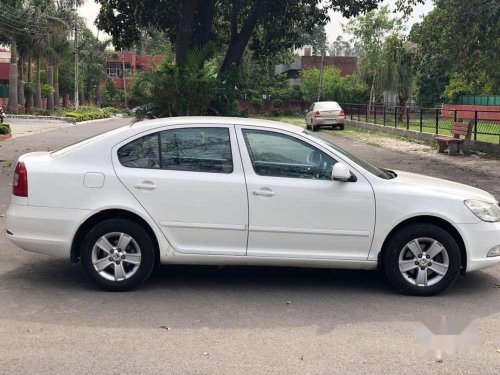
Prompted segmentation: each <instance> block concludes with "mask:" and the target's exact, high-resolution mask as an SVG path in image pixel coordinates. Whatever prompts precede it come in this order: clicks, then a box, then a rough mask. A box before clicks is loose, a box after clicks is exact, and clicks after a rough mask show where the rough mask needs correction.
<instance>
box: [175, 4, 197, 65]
mask: <svg viewBox="0 0 500 375" xmlns="http://www.w3.org/2000/svg"><path fill="white" fill-rule="evenodd" d="M196 4H197V0H184V1H182V2H181V4H180V5H179V11H178V17H177V26H176V32H177V36H176V39H175V62H176V64H177V66H179V67H183V66H184V65H185V64H186V58H187V52H188V49H189V47H190V42H191V40H192V32H193V20H194V13H195V10H196Z"/></svg>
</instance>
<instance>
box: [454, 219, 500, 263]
mask: <svg viewBox="0 0 500 375" xmlns="http://www.w3.org/2000/svg"><path fill="white" fill-rule="evenodd" d="M457 226H458V229H459V231H460V232H461V234H462V238H463V239H464V242H465V246H466V248H467V269H466V272H470V271H475V270H480V269H484V268H488V267H493V266H496V265H497V264H500V256H496V257H487V256H486V255H487V254H488V251H490V249H491V248H493V247H494V246H497V245H500V222H499V223H486V222H480V223H477V224H459V225H457Z"/></svg>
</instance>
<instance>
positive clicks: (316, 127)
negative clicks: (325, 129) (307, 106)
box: [311, 122, 319, 132]
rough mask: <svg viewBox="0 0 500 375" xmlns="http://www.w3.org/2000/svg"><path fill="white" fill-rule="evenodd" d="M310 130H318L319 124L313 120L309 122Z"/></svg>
mask: <svg viewBox="0 0 500 375" xmlns="http://www.w3.org/2000/svg"><path fill="white" fill-rule="evenodd" d="M311 130H312V131H313V132H317V131H318V130H319V125H314V122H311Z"/></svg>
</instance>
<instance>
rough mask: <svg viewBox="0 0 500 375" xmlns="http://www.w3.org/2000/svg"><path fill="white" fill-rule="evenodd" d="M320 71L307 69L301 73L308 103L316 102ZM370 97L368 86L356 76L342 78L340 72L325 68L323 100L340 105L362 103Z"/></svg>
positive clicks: (301, 84) (303, 89) (330, 67)
mask: <svg viewBox="0 0 500 375" xmlns="http://www.w3.org/2000/svg"><path fill="white" fill-rule="evenodd" d="M319 74H320V72H319V69H317V68H313V69H306V70H304V71H302V72H301V83H300V86H301V88H302V92H303V94H304V99H305V100H306V101H310V102H313V101H316V99H317V95H318V85H319ZM367 97H368V88H367V86H366V85H365V84H364V83H363V82H362V81H361V80H360V79H359V77H357V76H356V75H352V76H347V77H341V76H340V70H339V69H337V68H335V67H332V66H328V67H325V68H323V87H322V91H321V100H333V101H336V102H340V103H362V102H364V101H365V100H366V99H367Z"/></svg>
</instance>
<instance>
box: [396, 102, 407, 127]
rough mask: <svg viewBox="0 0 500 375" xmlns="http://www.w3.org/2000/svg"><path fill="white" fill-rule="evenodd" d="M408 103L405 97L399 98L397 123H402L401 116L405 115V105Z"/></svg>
mask: <svg viewBox="0 0 500 375" xmlns="http://www.w3.org/2000/svg"><path fill="white" fill-rule="evenodd" d="M407 102H408V98H407V97H401V96H400V97H399V107H398V109H399V114H398V121H400V122H402V121H403V116H404V115H405V113H406V103H407Z"/></svg>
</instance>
